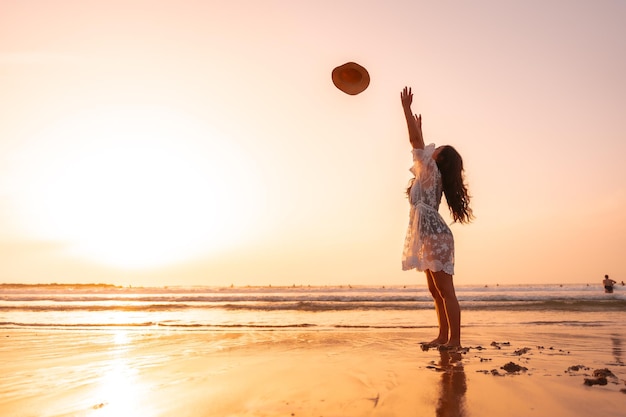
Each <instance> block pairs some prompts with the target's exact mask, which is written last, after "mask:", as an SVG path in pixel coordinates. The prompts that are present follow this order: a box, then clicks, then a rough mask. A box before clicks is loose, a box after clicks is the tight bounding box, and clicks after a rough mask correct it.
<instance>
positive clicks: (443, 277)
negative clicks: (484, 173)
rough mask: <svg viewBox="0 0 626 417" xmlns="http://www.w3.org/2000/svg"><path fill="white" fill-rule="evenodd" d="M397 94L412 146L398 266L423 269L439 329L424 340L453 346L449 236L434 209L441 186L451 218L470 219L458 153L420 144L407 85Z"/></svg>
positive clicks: (455, 328)
mask: <svg viewBox="0 0 626 417" xmlns="http://www.w3.org/2000/svg"><path fill="white" fill-rule="evenodd" d="M400 99H401V102H402V108H403V109H404V115H405V118H406V123H407V126H408V129H409V141H410V142H411V145H412V146H413V167H412V168H411V172H412V173H413V175H414V176H415V177H414V178H413V179H412V180H411V182H410V184H409V187H408V189H407V196H408V198H409V202H410V203H411V210H410V215H409V227H408V230H407V235H406V238H405V242H404V251H403V254H402V269H403V270H404V271H407V270H411V269H417V270H418V271H424V272H425V273H426V281H427V283H428V289H429V290H430V293H431V294H432V296H433V299H434V301H435V310H436V312H437V319H438V322H439V335H438V336H437V337H436V338H435V339H434V340H433V341H431V342H429V343H427V344H425V345H427V346H430V347H435V346H437V347H440V348H441V349H450V350H453V349H456V348H460V347H461V308H460V306H459V301H458V299H457V297H456V292H455V289H454V282H453V280H452V276H453V275H454V238H453V236H452V232H451V230H450V228H449V227H448V225H447V224H446V222H445V221H444V219H443V218H442V217H441V215H440V214H439V211H438V209H439V203H441V194H442V192H443V194H445V196H446V202H447V204H448V208H449V209H450V213H451V214H452V218H453V219H454V221H455V222H459V223H469V222H470V221H471V220H472V218H473V215H472V210H471V209H470V207H469V200H470V196H469V193H468V191H467V187H466V185H465V183H464V175H463V159H462V158H461V155H459V153H458V152H457V151H456V150H455V149H454V148H453V147H452V146H440V147H438V148H435V145H434V144H430V145H428V146H425V145H424V138H423V136H422V116H421V115H419V116H418V115H417V114H415V115H414V114H413V113H412V110H411V104H412V102H413V94H412V92H411V89H410V88H409V87H404V89H403V90H402V92H401V93H400Z"/></svg>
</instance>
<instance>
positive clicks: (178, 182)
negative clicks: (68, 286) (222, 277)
mask: <svg viewBox="0 0 626 417" xmlns="http://www.w3.org/2000/svg"><path fill="white" fill-rule="evenodd" d="M18 155H19V157H18V158H17V160H16V165H17V168H16V171H18V172H17V173H18V174H19V175H17V176H16V178H18V180H17V181H19V182H18V183H17V184H18V185H17V186H19V187H20V190H19V193H18V194H19V195H20V198H19V199H18V200H19V204H18V205H19V207H18V210H19V215H20V218H21V220H22V222H23V225H22V226H23V228H25V229H26V230H27V231H28V233H29V235H31V236H34V237H36V238H40V239H47V240H53V241H59V242H63V243H66V244H67V245H68V249H69V251H70V252H71V253H72V254H73V255H76V256H82V257H87V258H90V259H93V260H96V261H99V262H103V263H106V264H110V265H113V266H120V267H126V268H144V267H155V266H160V265H165V264H170V263H174V262H177V261H181V260H184V259H187V258H190V257H194V256H198V255H201V254H203V253H207V252H210V251H216V250H220V249H224V248H227V247H230V246H232V245H236V244H237V243H238V242H239V241H240V240H241V239H242V238H243V232H244V230H246V229H247V228H249V227H250V226H251V224H250V223H251V222H252V221H253V219H252V217H251V216H250V213H244V211H245V209H246V201H249V199H250V198H253V197H252V196H251V193H252V194H254V193H256V192H259V188H258V187H252V188H253V189H252V190H249V192H247V195H246V196H245V198H244V194H243V193H242V191H241V190H242V188H244V187H243V184H244V183H249V182H250V178H252V173H251V172H249V170H250V168H249V167H250V161H249V160H246V158H245V155H243V154H242V152H240V151H238V149H237V148H236V147H234V146H232V145H231V144H230V143H229V142H227V141H226V140H225V138H220V137H217V136H216V135H215V134H214V133H212V132H211V131H210V129H208V127H207V126H206V125H204V124H202V123H200V122H199V121H197V120H194V119H191V118H189V117H186V116H184V115H181V114H178V113H176V112H173V111H171V110H168V109H162V108H151V107H142V108H132V107H131V108H116V109H100V110H99V111H92V112H89V113H85V114H80V115H77V116H76V117H74V118H72V119H71V120H66V121H64V122H63V123H59V124H57V125H55V126H54V127H53V128H50V129H46V130H45V131H42V132H41V134H40V135H39V136H38V137H37V138H36V139H35V140H34V144H32V143H31V146H29V147H28V148H25V149H23V150H22V152H20V153H19V154H18Z"/></svg>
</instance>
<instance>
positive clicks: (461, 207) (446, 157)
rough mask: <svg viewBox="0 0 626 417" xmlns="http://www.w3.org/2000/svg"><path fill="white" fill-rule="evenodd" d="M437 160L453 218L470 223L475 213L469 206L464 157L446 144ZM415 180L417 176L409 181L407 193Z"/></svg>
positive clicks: (456, 220)
mask: <svg viewBox="0 0 626 417" xmlns="http://www.w3.org/2000/svg"><path fill="white" fill-rule="evenodd" d="M435 162H436V163H437V167H438V168H439V172H441V185H442V189H443V194H444V195H445V196H446V202H447V203H448V208H449V209H450V214H451V215H452V218H453V219H454V221H455V222H459V223H469V222H470V221H472V219H473V218H474V214H473V213H472V209H471V208H470V206H469V203H470V195H469V191H468V190H467V185H466V184H465V176H464V171H463V158H461V155H460V154H459V153H458V152H457V150H456V149H454V148H453V147H452V146H449V145H446V146H443V147H442V149H441V151H439V154H438V155H437V159H436V160H435ZM414 180H415V178H413V179H412V180H411V182H410V183H409V187H408V188H407V195H409V193H410V191H411V186H412V185H413V181H414Z"/></svg>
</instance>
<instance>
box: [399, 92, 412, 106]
mask: <svg viewBox="0 0 626 417" xmlns="http://www.w3.org/2000/svg"><path fill="white" fill-rule="evenodd" d="M400 100H402V107H404V108H405V109H407V108H408V109H410V108H411V104H412V103H413V93H412V92H411V87H404V89H403V90H402V92H401V93H400Z"/></svg>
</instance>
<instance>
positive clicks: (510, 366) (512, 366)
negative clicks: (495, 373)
mask: <svg viewBox="0 0 626 417" xmlns="http://www.w3.org/2000/svg"><path fill="white" fill-rule="evenodd" d="M500 369H504V370H505V371H507V372H508V373H510V374H511V373H514V372H521V371H527V370H528V368H526V367H524V366H520V365H518V364H516V363H513V362H509V363H507V364H506V365H504V366H502V367H500Z"/></svg>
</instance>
